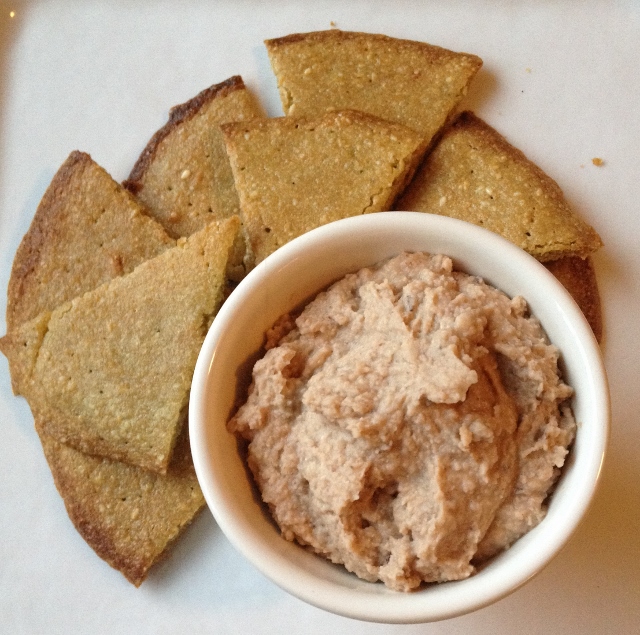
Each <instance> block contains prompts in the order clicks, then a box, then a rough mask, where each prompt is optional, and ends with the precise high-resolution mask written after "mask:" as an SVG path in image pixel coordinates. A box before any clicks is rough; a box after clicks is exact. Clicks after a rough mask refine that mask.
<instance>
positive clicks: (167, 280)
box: [16, 217, 240, 473]
mask: <svg viewBox="0 0 640 635" xmlns="http://www.w3.org/2000/svg"><path fill="white" fill-rule="evenodd" d="M239 224H240V222H239V219H238V218H237V217H235V218H230V219H227V220H225V221H221V222H220V223H211V224H210V225H208V226H207V227H206V228H205V229H203V230H202V231H201V232H198V233H196V234H194V235H193V236H191V237H190V238H189V239H183V240H182V241H180V242H179V244H178V245H177V246H176V247H174V248H173V249H170V250H168V251H166V252H165V253H163V254H161V255H160V256H157V257H156V258H154V259H152V260H149V261H147V262H145V263H143V264H141V265H140V266H139V267H137V268H136V269H135V270H134V271H133V272H132V273H131V274H129V275H127V276H122V277H119V278H114V279H113V280H111V281H110V282H108V283H105V284H103V285H101V286H100V287H98V288H96V289H94V290H93V291H89V292H87V293H85V294H84V295H83V296H81V297H79V298H76V299H74V300H73V301H71V302H68V303H66V304H64V305H62V306H60V307H58V308H57V309H56V310H55V311H53V312H52V313H51V316H50V319H49V320H48V322H47V324H46V329H47V330H46V335H45V336H44V338H42V339H41V340H40V341H38V339H37V338H31V340H29V341H32V342H33V346H34V347H37V349H36V350H35V352H25V353H23V354H22V355H21V358H22V359H25V360H27V361H28V360H31V359H35V360H36V361H35V363H34V365H33V371H32V373H30V377H29V379H28V381H27V382H26V385H25V384H23V385H22V386H21V389H22V392H23V394H25V396H26V397H27V400H28V402H29V405H30V407H31V410H32V412H33V414H34V418H35V419H36V420H39V421H41V422H42V429H43V431H44V432H45V433H47V434H49V435H51V436H53V437H54V438H56V439H57V440H58V441H59V442H61V443H65V444H67V445H70V446H72V447H74V448H76V449H78V450H80V451H82V452H85V453H87V454H92V455H99V456H105V457H107V458H110V459H112V460H119V461H124V462H127V463H130V464H133V465H137V466H139V467H143V468H146V469H149V470H153V471H157V472H159V473H165V472H166V470H167V466H168V464H169V460H170V458H171V452H172V450H173V446H174V443H175V440H176V438H177V435H178V433H179V431H180V429H181V427H182V425H183V421H184V418H185V416H186V406H187V402H188V395H189V388H190V385H191V376H192V374H193V368H194V367H195V362H196V358H197V355H198V352H199V350H200V347H201V346H202V341H203V340H204V336H205V334H206V329H207V327H208V325H209V322H210V319H211V317H212V316H213V315H214V314H215V312H217V309H218V307H219V306H220V304H221V302H222V299H223V291H224V285H225V281H226V279H225V268H226V265H227V260H228V258H229V256H230V254H231V251H232V247H233V243H234V240H235V236H236V234H237V232H238V230H239ZM38 319H39V318H35V320H36V321H37V320H38ZM32 331H33V327H32V323H31V322H28V323H25V324H23V325H21V326H20V327H19V328H18V329H16V337H18V336H22V334H23V333H24V332H26V333H30V332H32ZM38 344H39V346H38Z"/></svg>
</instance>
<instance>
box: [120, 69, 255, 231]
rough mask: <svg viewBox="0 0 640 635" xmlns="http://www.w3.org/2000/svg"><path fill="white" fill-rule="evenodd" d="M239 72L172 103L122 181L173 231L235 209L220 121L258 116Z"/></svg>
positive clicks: (192, 228) (188, 228) (196, 227)
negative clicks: (162, 123)
mask: <svg viewBox="0 0 640 635" xmlns="http://www.w3.org/2000/svg"><path fill="white" fill-rule="evenodd" d="M261 116H262V111H261V109H260V108H259V106H258V104H257V102H256V100H255V99H254V98H253V96H252V95H251V93H250V92H249V91H248V90H247V89H246V88H245V85H244V83H243V81H242V78H240V77H239V76H234V77H232V78H230V79H228V80H227V81H225V82H222V83H221V84H217V85H215V86H211V87H210V88H207V89H206V90H204V91H202V92H201V93H200V94H199V95H197V96H196V97H194V98H193V99H191V100H190V101H188V102H187V103H185V104H182V105H180V106H176V107H174V108H172V109H171V111H170V116H169V122H168V123H167V124H166V125H165V126H164V127H163V128H161V129H160V130H159V131H158V132H157V133H156V134H155V135H154V136H153V138H152V139H151V141H150V142H149V144H148V145H147V147H146V148H145V150H144V151H143V153H142V155H141V157H140V158H139V159H138V161H137V163H136V164H135V166H134V168H133V170H132V172H131V175H130V177H129V179H128V180H127V181H125V186H126V187H128V188H129V189H130V190H131V191H132V192H135V194H136V196H137V197H138V199H139V200H140V201H141V202H142V203H143V204H144V205H145V206H146V207H147V208H148V210H149V213H150V214H151V216H153V218H155V219H156V220H157V221H158V222H159V223H160V224H162V226H163V227H164V228H165V230H166V231H167V233H168V234H169V235H170V236H172V237H174V238H179V237H184V236H190V235H191V234H193V233H194V232H196V231H199V230H200V229H202V228H203V227H204V226H205V225H206V224H207V223H209V222H211V221H214V220H222V219H224V218H229V217H230V216H234V215H237V214H238V213H239V203H238V195H237V193H236V191H235V187H234V182H233V174H232V172H231V166H230V165H229V159H228V157H227V154H226V152H225V148H224V143H223V140H222V134H221V132H220V124H222V123H226V122H229V121H244V120H247V119H253V118H255V117H261Z"/></svg>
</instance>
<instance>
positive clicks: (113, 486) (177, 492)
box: [36, 422, 205, 586]
mask: <svg viewBox="0 0 640 635" xmlns="http://www.w3.org/2000/svg"><path fill="white" fill-rule="evenodd" d="M36 429H37V430H38V434H39V436H40V440H41V442H42V447H43V450H44V453H45V457H46V459H47V462H48V464H49V467H50V469H51V473H52V475H53V479H54V482H55V485H56V488H57V490H58V492H59V493H60V496H61V497H62V499H63V500H64V504H65V508H66V510H67V513H68V515H69V518H70V519H71V521H72V523H73V524H74V526H75V527H76V529H77V530H78V532H79V533H80V535H81V536H82V537H83V538H84V540H85V541H86V542H87V543H88V544H89V546H90V547H91V548H92V549H93V550H94V551H95V552H96V554H97V555H98V556H100V557H101V558H102V559H103V560H105V561H106V562H108V563H109V564H110V565H111V566H112V567H114V568H115V569H117V570H119V571H121V572H122V573H123V574H124V576H125V577H126V578H127V579H128V580H129V581H130V582H131V583H132V584H134V585H135V586H140V584H141V583H142V582H143V581H144V579H145V578H146V577H147V574H148V572H149V569H150V568H151V566H153V565H154V564H156V563H157V562H159V561H160V560H161V559H163V558H164V557H166V555H167V554H168V551H169V550H170V547H171V546H172V545H173V543H174V542H175V540H176V539H177V538H178V536H179V535H181V534H182V532H183V531H184V529H185V528H186V527H187V526H188V525H189V524H190V523H191V521H192V520H193V519H194V517H195V516H196V514H197V513H198V512H199V511H200V510H201V509H202V508H203V507H204V504H205V502H204V496H203V495H202V491H201V490H200V487H199V485H198V481H197V478H196V475H195V471H194V469H193V462H192V460H191V454H190V451H189V444H188V437H187V435H186V434H185V435H183V437H182V438H181V440H180V442H179V443H178V444H177V446H176V451H175V453H174V458H173V460H172V463H171V465H170V467H169V470H168V473H167V475H166V476H159V475H156V474H153V473H151V472H147V471H146V470H142V469H140V468H136V467H132V466H129V465H125V464H123V463H118V462H115V461H110V460H108V459H100V458H96V457H92V456H88V455H85V454H82V453H81V452H78V451H77V450H74V449H73V448H70V447H68V446H65V445H63V444H61V443H59V442H58V441H56V440H55V439H54V438H53V437H51V436H49V435H47V434H46V433H45V432H44V431H43V430H42V425H40V424H39V423H38V422H36Z"/></svg>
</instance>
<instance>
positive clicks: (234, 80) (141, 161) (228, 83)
mask: <svg viewBox="0 0 640 635" xmlns="http://www.w3.org/2000/svg"><path fill="white" fill-rule="evenodd" d="M244 88H245V85H244V81H243V80H242V77H240V76H239V75H234V76H233V77H230V78H229V79H226V80H225V81H223V82H220V83H219V84H214V85H213V86H209V87H208V88H205V89H204V90H203V91H201V92H199V93H198V94H197V95H196V96H195V97H193V98H192V99H190V100H189V101H187V102H185V103H184V104H179V105H177V106H174V107H173V108H171V110H169V121H167V123H166V124H165V125H164V126H162V128H160V130H158V131H157V132H156V133H155V134H154V135H153V136H152V137H151V139H150V140H149V143H147V145H146V147H145V149H144V150H143V151H142V154H141V155H140V157H139V158H138V160H137V161H136V162H135V164H134V166H133V168H132V169H131V173H130V174H129V178H128V179H127V180H126V181H124V182H123V185H124V187H126V188H127V189H128V190H129V191H130V192H132V193H133V194H137V193H138V192H139V191H140V190H141V189H142V182H141V181H142V178H143V177H144V174H145V172H146V171H147V170H148V169H149V166H150V165H151V163H153V160H154V158H155V155H156V152H157V151H158V147H159V146H160V143H161V142H162V141H163V140H164V139H165V138H166V137H167V136H169V134H171V133H172V132H173V131H174V130H175V129H176V128H177V127H178V126H179V125H180V124H182V123H184V122H185V121H187V120H188V119H191V117H193V116H194V115H196V113H198V111H199V110H200V109H201V108H203V107H204V106H205V105H206V104H208V103H210V102H211V101H212V100H214V99H218V98H221V97H225V96H226V95H228V94H230V93H232V92H233V91H235V90H243V89H244Z"/></svg>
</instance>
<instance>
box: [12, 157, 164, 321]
mask: <svg viewBox="0 0 640 635" xmlns="http://www.w3.org/2000/svg"><path fill="white" fill-rule="evenodd" d="M174 244H175V242H174V241H173V240H171V238H170V237H169V236H168V235H167V234H166V232H165V231H164V230H163V229H162V227H161V226H160V225H159V224H158V223H156V221H154V220H153V219H151V218H149V216H147V215H146V214H145V210H144V208H143V207H142V206H141V205H140V204H139V203H138V202H137V201H136V200H135V199H134V197H133V196H132V195H131V194H130V193H129V192H127V191H126V190H125V189H124V188H123V187H122V186H120V185H119V184H118V183H116V182H115V181H114V180H113V179H112V178H111V177H110V176H109V175H108V174H107V172H105V170H104V169H103V168H101V167H100V166H99V165H98V164H96V163H95V162H94V161H93V160H92V159H91V157H90V156H89V155H88V154H85V153H83V152H77V151H75V152H72V153H71V154H70V155H69V157H68V158H67V160H66V161H65V162H64V163H63V164H62V166H61V167H60V169H59V170H58V172H57V173H56V175H55V176H54V177H53V180H52V181H51V184H50V185H49V187H48V188H47V191H46V192H45V194H44V196H43V197H42V200H41V201H40V204H39V205H38V209H37V210H36V213H35V216H34V218H33V221H32V223H31V226H30V227H29V230H28V231H27V233H26V234H25V236H24V238H23V240H22V242H21V244H20V246H19V248H18V251H17V252H16V255H15V258H14V260H13V267H12V271H11V278H10V280H9V287H8V291H7V330H11V329H12V328H13V327H14V326H16V325H18V324H22V323H23V322H26V321H27V320H30V319H31V318H34V317H35V316H36V315H38V314H39V313H42V312H43V311H50V310H52V309H54V308H55V307H57V306H59V305H60V304H63V303H64V302H66V301H67V300H71V299H72V298H74V297H76V296H78V295H80V294H81V293H83V292H84V291H86V290H88V289H93V288H95V287H97V286H98V285H100V284H101V283H103V282H105V281H107V280H110V279H111V278H113V277H114V276H117V275H122V274H125V273H129V272H130V271H133V269H134V268H135V267H136V266H137V265H139V264H140V263H141V262H144V261H145V260H148V259H149V258H152V257H153V256H156V255H158V254H159V253H161V252H163V251H164V250H165V249H168V248H169V247H172V246H173V245H174Z"/></svg>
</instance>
